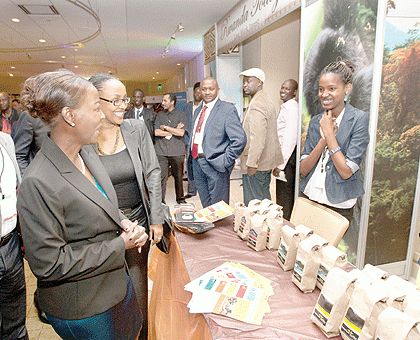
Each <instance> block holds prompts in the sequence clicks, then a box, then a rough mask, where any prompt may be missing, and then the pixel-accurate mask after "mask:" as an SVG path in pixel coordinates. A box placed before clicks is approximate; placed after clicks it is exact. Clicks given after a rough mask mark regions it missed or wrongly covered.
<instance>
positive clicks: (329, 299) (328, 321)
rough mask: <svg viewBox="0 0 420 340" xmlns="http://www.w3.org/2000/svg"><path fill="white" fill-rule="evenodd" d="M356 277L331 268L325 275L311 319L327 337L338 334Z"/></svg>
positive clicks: (336, 268)
mask: <svg viewBox="0 0 420 340" xmlns="http://www.w3.org/2000/svg"><path fill="white" fill-rule="evenodd" d="M355 282H356V279H355V278H351V277H350V275H349V274H348V273H347V272H345V271H344V270H342V269H340V268H338V267H335V268H332V269H331V270H330V271H329V272H328V275H327V277H326V280H325V283H324V285H323V287H322V291H321V294H320V295H319V298H318V301H317V303H316V305H315V308H314V311H313V312H312V315H311V320H312V321H313V322H314V323H315V324H316V325H317V326H318V327H319V328H320V329H321V331H322V332H323V333H324V334H325V335H326V336H327V337H328V338H330V337H333V336H337V335H339V334H340V330H339V329H340V323H341V321H342V320H343V317H344V312H345V311H346V309H347V307H348V304H349V300H350V296H351V295H352V292H353V289H354V285H355Z"/></svg>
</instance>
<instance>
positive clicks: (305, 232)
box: [295, 224, 314, 240]
mask: <svg viewBox="0 0 420 340" xmlns="http://www.w3.org/2000/svg"><path fill="white" fill-rule="evenodd" d="M295 229H296V230H297V231H298V232H299V235H300V239H301V240H304V239H306V238H308V237H309V236H312V235H313V234H314V231H313V230H312V229H311V228H308V227H307V226H304V225H303V224H299V225H297V226H296V227H295Z"/></svg>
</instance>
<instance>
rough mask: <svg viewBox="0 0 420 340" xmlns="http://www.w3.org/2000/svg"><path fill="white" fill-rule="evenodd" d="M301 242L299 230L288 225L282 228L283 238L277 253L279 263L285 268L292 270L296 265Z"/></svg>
mask: <svg viewBox="0 0 420 340" xmlns="http://www.w3.org/2000/svg"><path fill="white" fill-rule="evenodd" d="M299 242H300V236H299V232H298V231H296V230H295V229H293V228H292V227H290V226H288V225H285V226H283V227H282V228H281V240H280V246H279V251H278V253H277V263H278V264H279V265H280V267H282V268H283V270H285V271H287V270H292V269H293V267H294V266H295V260H296V254H297V248H298V244H299Z"/></svg>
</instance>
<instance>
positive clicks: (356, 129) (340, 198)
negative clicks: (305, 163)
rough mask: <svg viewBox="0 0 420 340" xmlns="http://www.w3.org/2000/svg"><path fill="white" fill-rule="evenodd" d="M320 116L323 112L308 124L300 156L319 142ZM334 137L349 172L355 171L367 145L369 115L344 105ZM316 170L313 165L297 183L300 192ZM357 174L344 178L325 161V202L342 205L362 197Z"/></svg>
mask: <svg viewBox="0 0 420 340" xmlns="http://www.w3.org/2000/svg"><path fill="white" fill-rule="evenodd" d="M322 115H323V114H322V113H321V114H319V115H316V116H315V117H313V118H312V119H311V121H310V122H309V127H308V134H307V135H306V140H305V148H304V149H303V152H302V156H308V155H309V154H310V153H311V152H312V150H313V149H314V148H315V146H316V145H317V144H318V141H319V140H320V139H321V134H320V132H319V126H320V125H319V121H320V120H321V118H322ZM336 138H337V142H338V145H339V146H340V148H341V151H342V153H343V154H344V157H346V161H347V162H350V164H348V165H349V166H350V167H351V168H352V169H357V170H358V168H359V165H360V163H361V162H362V160H363V158H364V156H365V153H366V149H367V146H368V144H369V115H368V114H367V113H366V112H363V111H361V110H359V109H356V108H355V107H353V106H351V105H350V104H347V103H346V109H345V111H344V115H343V119H342V120H341V123H340V127H339V128H338V131H337V134H336ZM315 168H316V165H315V166H314V167H313V169H312V170H311V172H310V173H309V174H308V175H306V176H305V177H304V178H303V179H302V181H301V182H300V190H301V191H302V192H303V191H304V190H305V187H306V185H307V184H308V182H309V180H310V178H311V177H312V175H313V173H314V171H315ZM359 174H360V172H359V171H355V172H354V173H353V176H351V177H350V178H348V179H343V178H342V177H341V176H340V174H339V173H338V171H337V169H336V168H335V166H334V163H333V161H332V159H331V157H330V158H329V160H328V162H327V167H326V178H325V191H326V194H327V198H328V200H329V201H330V202H331V203H341V202H345V201H347V200H349V199H352V198H357V197H360V196H362V195H363V194H364V193H365V191H364V189H363V183H362V182H361V180H360V178H359Z"/></svg>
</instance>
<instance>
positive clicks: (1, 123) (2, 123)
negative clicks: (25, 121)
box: [0, 92, 19, 135]
mask: <svg viewBox="0 0 420 340" xmlns="http://www.w3.org/2000/svg"><path fill="white" fill-rule="evenodd" d="M0 111H1V114H0V131H2V132H5V133H7V134H9V135H12V126H13V125H14V124H15V123H16V122H17V120H18V119H19V115H18V113H17V111H16V110H15V109H14V108H12V106H11V105H10V97H9V95H8V94H7V93H6V92H0Z"/></svg>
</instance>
